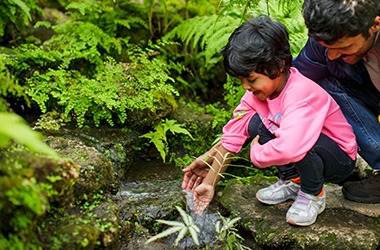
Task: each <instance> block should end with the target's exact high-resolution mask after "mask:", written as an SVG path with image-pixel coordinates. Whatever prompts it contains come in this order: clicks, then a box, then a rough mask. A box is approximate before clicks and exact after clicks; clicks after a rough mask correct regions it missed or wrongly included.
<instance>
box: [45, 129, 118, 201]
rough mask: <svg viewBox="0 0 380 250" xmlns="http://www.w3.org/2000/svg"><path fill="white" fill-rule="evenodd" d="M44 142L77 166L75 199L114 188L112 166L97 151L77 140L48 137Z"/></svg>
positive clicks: (114, 181)
mask: <svg viewBox="0 0 380 250" xmlns="http://www.w3.org/2000/svg"><path fill="white" fill-rule="evenodd" d="M45 141H46V143H47V144H48V145H49V146H50V147H51V148H53V149H55V150H56V151H57V152H58V154H59V155H60V156H62V157H67V158H70V159H71V160H72V161H73V162H75V163H76V164H77V165H78V166H79V169H80V174H79V177H78V179H77V181H76V183H75V186H74V195H75V197H77V198H81V199H86V197H83V195H86V196H91V195H93V194H98V193H99V192H106V193H107V192H111V190H112V189H113V188H114V185H115V183H116V180H115V178H114V174H113V169H112V164H111V162H110V161H108V160H107V158H106V157H105V156H104V155H103V154H101V153H100V152H99V151H98V150H96V149H95V148H93V147H88V146H86V145H84V144H83V143H82V142H81V141H79V140H71V139H66V138H63V137H59V136H55V137H54V136H49V137H47V138H46V140H45Z"/></svg>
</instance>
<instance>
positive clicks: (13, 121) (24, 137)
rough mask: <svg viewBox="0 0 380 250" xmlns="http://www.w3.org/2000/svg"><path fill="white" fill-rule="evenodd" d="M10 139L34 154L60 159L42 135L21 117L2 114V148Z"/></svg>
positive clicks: (0, 120)
mask: <svg viewBox="0 0 380 250" xmlns="http://www.w3.org/2000/svg"><path fill="white" fill-rule="evenodd" d="M10 139H13V140H14V141H16V142H17V143H19V144H22V145H25V146H26V147H27V148H29V149H30V150H32V151H34V152H38V153H45V154H47V155H50V156H52V157H58V155H57V153H56V152H55V151H54V150H53V149H51V148H49V147H48V146H47V145H46V144H45V143H44V142H43V141H42V135H41V134H39V133H37V132H35V131H33V130H32V129H31V128H30V127H29V126H28V125H27V124H26V122H25V121H24V120H23V119H22V118H21V117H20V116H18V115H16V114H12V113H4V112H0V146H5V145H7V144H8V143H9V141H10Z"/></svg>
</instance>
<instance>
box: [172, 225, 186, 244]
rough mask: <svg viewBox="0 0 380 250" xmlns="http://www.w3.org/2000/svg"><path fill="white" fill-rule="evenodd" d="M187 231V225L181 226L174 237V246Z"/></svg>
mask: <svg viewBox="0 0 380 250" xmlns="http://www.w3.org/2000/svg"><path fill="white" fill-rule="evenodd" d="M187 231H188V229H187V227H183V228H182V229H181V231H179V233H178V236H177V238H176V239H175V243H174V245H175V246H177V245H178V243H179V242H180V241H181V240H182V239H183V237H185V235H186V233H187Z"/></svg>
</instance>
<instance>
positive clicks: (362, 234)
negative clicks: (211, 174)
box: [220, 177, 380, 250]
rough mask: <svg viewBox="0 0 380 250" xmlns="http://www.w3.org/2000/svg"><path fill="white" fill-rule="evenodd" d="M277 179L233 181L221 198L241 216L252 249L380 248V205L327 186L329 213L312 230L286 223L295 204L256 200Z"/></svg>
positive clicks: (229, 209)
mask: <svg viewBox="0 0 380 250" xmlns="http://www.w3.org/2000/svg"><path fill="white" fill-rule="evenodd" d="M276 180H277V179H276V178H275V177H273V178H265V177H249V178H247V179H245V183H242V182H241V181H240V182H237V181H231V182H230V184H229V185H228V186H227V187H226V188H225V189H224V191H223V194H222V197H221V198H220V202H221V205H222V206H223V207H224V208H225V209H227V210H228V211H229V212H233V213H238V214H239V216H240V217H241V218H242V219H241V222H242V227H243V228H244V229H245V230H247V231H249V232H250V233H251V235H252V237H253V238H254V241H252V243H251V244H253V245H252V246H249V247H251V248H263V249H329V250H330V249H378V248H379V242H380V220H379V218H380V204H359V203H354V202H350V201H348V200H346V199H344V198H343V197H342V194H341V187H340V186H338V185H327V186H326V187H325V188H326V189H325V190H326V197H327V198H326V210H325V211H324V212H323V213H322V214H320V215H319V216H318V219H317V221H316V223H314V224H313V225H311V226H309V227H296V226H292V225H290V224H288V223H287V222H286V221H285V216H286V212H287V210H288V209H289V207H290V206H291V204H292V202H291V201H289V202H285V203H282V204H278V205H273V206H269V205H264V204H261V203H260V202H259V201H258V200H256V198H255V194H256V192H257V190H258V189H260V188H263V187H266V186H268V185H270V184H272V183H274V182H275V181H276Z"/></svg>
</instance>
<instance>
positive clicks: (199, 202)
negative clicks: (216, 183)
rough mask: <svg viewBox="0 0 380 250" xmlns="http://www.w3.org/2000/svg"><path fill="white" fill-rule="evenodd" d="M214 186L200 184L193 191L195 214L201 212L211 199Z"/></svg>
mask: <svg viewBox="0 0 380 250" xmlns="http://www.w3.org/2000/svg"><path fill="white" fill-rule="evenodd" d="M214 193H215V190H214V187H213V186H212V185H208V184H200V185H199V186H198V187H196V188H195V189H194V191H193V199H194V203H195V206H194V213H195V214H196V215H199V214H201V213H202V212H203V211H204V210H205V209H206V208H207V206H208V205H209V204H210V202H211V201H212V198H213V197H214Z"/></svg>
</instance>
